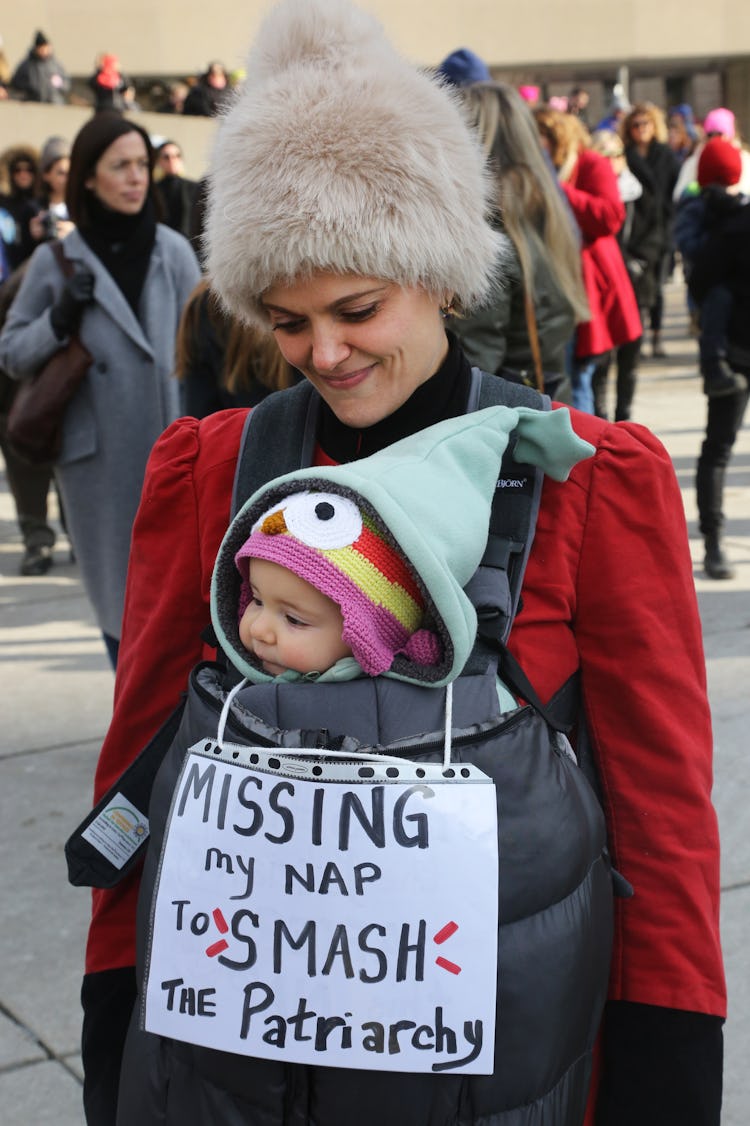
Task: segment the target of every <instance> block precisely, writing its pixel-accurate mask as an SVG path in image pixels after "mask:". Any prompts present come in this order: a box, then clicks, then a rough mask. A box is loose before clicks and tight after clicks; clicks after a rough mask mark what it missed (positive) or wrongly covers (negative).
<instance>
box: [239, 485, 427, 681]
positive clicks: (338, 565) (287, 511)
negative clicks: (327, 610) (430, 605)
mask: <svg viewBox="0 0 750 1126" xmlns="http://www.w3.org/2000/svg"><path fill="white" fill-rule="evenodd" d="M347 492H348V495H342V494H341V493H338V492H332V491H328V489H327V490H326V491H325V492H321V491H316V490H309V489H306V490H304V491H300V492H295V493H292V494H291V495H290V496H286V497H284V498H283V500H280V501H277V503H276V504H274V505H272V506H271V508H269V509H268V510H267V511H266V512H264V513H263V515H262V516H261V517H260V518H259V519H258V520H257V521H256V522H255V524H254V525H253V527H252V530H251V533H250V536H249V537H248V539H247V540H246V541H245V543H244V544H243V545H242V547H241V548H240V549H239V551H238V552H237V553H236V555H235V557H234V560H235V564H236V566H237V568H238V570H239V572H240V575H241V577H242V587H241V591H240V601H239V617H241V616H242V614H243V613H244V611H245V609H246V607H247V605H248V602H249V601H250V597H251V593H250V585H249V578H248V574H249V568H250V560H251V559H265V560H267V561H268V562H270V563H277V564H279V565H280V566H282V567H286V568H287V569H288V570H290V571H293V572H294V573H295V574H296V575H298V576H299V578H301V579H304V581H305V582H308V583H310V585H311V586H314V587H315V588H316V589H317V590H319V591H320V592H321V593H322V594H325V595H327V597H328V598H330V599H332V600H333V601H334V602H335V603H336V604H337V605H338V606H339V607H340V609H341V613H342V617H343V619H344V628H343V631H342V635H341V636H342V640H343V641H344V642H345V644H347V645H348V646H349V647H350V649H351V650H352V654H353V656H354V658H355V659H356V661H357V662H358V663H359V665H360V666H361V667H362V669H363V671H364V672H365V673H367V674H368V675H370V676H378V675H380V674H381V673H384V672H386V671H387V670H388V669H389V668H390V667H391V665H392V664H393V659H394V657H395V656H396V654H397V653H401V654H403V655H405V656H406V657H408V658H409V659H410V660H412V661H415V662H416V663H417V664H419V665H427V666H429V665H434V664H436V663H437V662H438V661H439V660H440V658H441V656H442V652H443V647H442V644H441V642H440V640H439V638H438V636H437V634H436V633H434V632H433V631H432V630H429V629H425V628H423V626H422V623H423V620H424V616H425V598H424V595H423V593H422V591H421V590H420V587H419V584H418V581H417V578H416V576H415V574H414V572H413V571H412V570H411V569H410V567H409V564H408V563H407V561H406V559H405V557H404V555H403V554H402V552H401V551H400V550H399V548H398V547H397V545H396V543H395V541H394V540H393V538H392V536H390V535H389V533H388V532H387V531H386V529H385V528H384V527H383V525H382V524H381V523H380V521H379V520H378V518H377V517H376V515H375V513H374V512H373V511H372V510H369V506H368V505H367V503H366V502H365V501H363V499H362V498H361V497H358V496H356V494H354V493H353V492H351V491H347ZM321 671H322V670H321Z"/></svg>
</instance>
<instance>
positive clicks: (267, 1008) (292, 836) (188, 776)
mask: <svg viewBox="0 0 750 1126" xmlns="http://www.w3.org/2000/svg"><path fill="white" fill-rule="evenodd" d="M299 753H300V754H304V752H299ZM317 769H319V768H317ZM323 769H324V774H323V776H322V777H320V778H315V779H311V778H309V777H308V778H297V777H289V776H280V775H279V774H278V773H274V772H271V771H267V770H265V771H264V770H263V769H259V768H258V767H257V766H256V767H252V768H251V767H248V766H247V765H240V764H236V763H232V762H227V761H224V760H223V759H217V760H213V759H211V758H207V757H206V756H205V755H204V754H201V753H195V748H194V749H193V751H191V753H189V754H188V756H187V758H186V762H185V766H184V768H183V771H182V774H181V777H180V780H179V783H178V785H177V789H176V793H175V797H174V801H173V805H172V811H171V815H170V823H169V826H168V830H167V834H166V838H165V844H164V847H163V851H162V858H161V867H160V874H159V882H158V888H157V894H156V897H155V906H154V909H153V918H152V940H151V947H150V955H149V960H148V966H147V982H146V989H145V1016H144V1025H145V1027H146V1029H148V1030H149V1031H151V1032H156V1033H160V1034H162V1035H165V1036H169V1037H172V1038H175V1039H178V1040H185V1041H188V1042H190V1043H194V1044H202V1045H205V1046H207V1047H211V1048H218V1049H222V1050H225V1051H230V1052H237V1053H241V1054H244V1055H249V1056H260V1057H264V1058H269V1059H283V1060H286V1061H290V1062H298V1063H314V1064H318V1065H328V1066H331V1067H351V1068H366V1069H368V1070H384V1071H385V1070H387V1071H424V1072H443V1071H445V1072H450V1073H455V1072H465V1073H475V1074H489V1073H491V1072H492V1071H493V1068H494V1040H495V1035H494V1032H495V995H496V979H497V813H496V801H495V788H494V785H493V784H492V782H491V781H490V780H489V779H486V778H485V776H483V775H479V776H478V777H477V775H478V772H475V774H474V776H473V777H472V779H471V780H470V781H467V782H461V781H460V780H452V781H448V780H446V779H443V778H437V779H435V778H432V777H430V778H429V779H427V780H423V781H419V780H418V779H417V778H416V777H412V778H411V780H406V781H404V780H402V779H401V778H399V780H398V781H391V780H385V781H384V780H382V778H383V773H382V771H381V772H380V777H381V780H380V781H378V780H377V779H375V780H370V781H365V782H360V781H354V782H352V781H346V782H342V781H330V780H328V781H327V780H326V778H325V768H323ZM401 773H403V772H401ZM433 773H434V774H437V773H438V772H437V771H433ZM457 773H460V772H457Z"/></svg>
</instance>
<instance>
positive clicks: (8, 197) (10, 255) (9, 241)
mask: <svg viewBox="0 0 750 1126" xmlns="http://www.w3.org/2000/svg"><path fill="white" fill-rule="evenodd" d="M38 171H39V153H38V151H37V150H36V149H34V148H32V147H31V146H30V145H13V147H12V148H10V149H6V150H5V152H4V153H3V154H2V155H0V209H2V211H4V212H5V213H6V214H7V216H9V217H10V218H9V221H8V222H7V225H6V223H3V229H2V241H3V247H4V250H5V257H6V258H7V271H8V274H10V273H12V272H13V270H17V269H18V267H19V266H20V265H21V264H22V263H23V262H25V261H26V259H27V258H28V257H29V256H30V255H31V254H32V252H33V250H34V247H35V245H36V244H35V243H34V240H33V238H32V237H31V233H30V231H29V226H28V217H29V212H30V209H32V208H33V200H34V188H35V185H36V178H37V174H38Z"/></svg>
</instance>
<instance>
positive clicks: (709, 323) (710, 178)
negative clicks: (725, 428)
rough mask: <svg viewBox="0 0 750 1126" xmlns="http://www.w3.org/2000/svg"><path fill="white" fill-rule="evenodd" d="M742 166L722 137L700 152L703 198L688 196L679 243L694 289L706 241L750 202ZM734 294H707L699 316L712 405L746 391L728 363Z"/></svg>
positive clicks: (718, 290)
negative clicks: (744, 190) (743, 186)
mask: <svg viewBox="0 0 750 1126" xmlns="http://www.w3.org/2000/svg"><path fill="white" fill-rule="evenodd" d="M741 175H742V161H741V158H740V152H739V149H737V148H736V147H735V146H734V145H733V144H732V143H731V141H726V140H724V138H723V137H712V138H711V140H710V141H707V142H706V144H705V145H703V146H702V147H701V153H700V158H699V160H698V182H697V186H698V188H699V192H698V194H697V195H696V194H694V193H693V192H686V193H685V195H684V197H683V199H682V200H681V202H680V204H679V205H678V208H677V217H676V221H675V240H676V242H677V247H678V249H679V251H680V253H681V255H682V263H683V270H684V273H685V280H686V281H687V282H688V287H689V286H690V279H691V276H692V271H693V261H694V259H695V257H696V255H697V254H698V253H699V251H700V250H701V248H702V246H703V244H704V242H705V241H706V239H707V238H708V237H709V236H710V235H712V234H713V233H714V232H715V231H716V230H718V229H721V228H722V227H723V226H724V225H725V224H726V223H727V221H728V220H729V219H730V218H732V217H733V216H734V215H735V213H736V212H737V210H738V208H741V207H745V206H746V205H747V203H748V197H747V196H745V195H743V194H742V193H741V192H740V177H741ZM732 304H733V301H732V294H731V292H730V290H729V289H728V288H726V287H720V286H717V287H714V288H711V289H709V291H708V292H706V293H704V295H703V297H702V300H701V309H700V313H699V324H700V336H699V351H700V371H701V375H702V376H703V391H704V393H705V395H706V396H707V397H708V398H709V399H714V398H720V397H722V396H723V395H732V394H734V393H736V392H737V391H743V390H744V388H745V378H744V376H742V375H739V374H738V373H736V372H734V371H733V370H732V368H731V365H730V364H729V362H728V358H727V356H728V346H729V341H728V332H729V322H730V319H731V315H732Z"/></svg>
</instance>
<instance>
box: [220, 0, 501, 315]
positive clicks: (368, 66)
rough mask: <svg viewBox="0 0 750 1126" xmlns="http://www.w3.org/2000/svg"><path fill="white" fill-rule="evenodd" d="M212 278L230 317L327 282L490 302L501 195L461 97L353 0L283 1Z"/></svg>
mask: <svg viewBox="0 0 750 1126" xmlns="http://www.w3.org/2000/svg"><path fill="white" fill-rule="evenodd" d="M209 181H210V189H209V207H208V219H207V228H206V240H205V241H206V249H207V269H208V272H209V274H210V276H211V278H212V281H213V285H214V287H215V289H216V290H217V292H218V293H219V295H220V296H221V298H222V300H223V301H224V303H225V305H226V306H227V307H228V309H229V310H230V311H231V312H232V313H233V314H234V315H236V316H239V317H240V318H241V319H242V320H244V321H246V322H250V323H252V322H255V323H261V324H266V323H267V319H266V317H265V314H264V311H263V308H262V305H261V303H260V297H261V295H262V294H263V293H264V292H265V291H266V290H267V289H268V288H269V287H270V286H271V285H275V284H278V283H283V282H287V281H292V280H293V279H295V278H299V277H301V276H305V275H309V273H310V272H312V271H314V270H320V269H326V270H331V271H333V272H335V273H340V274H341V273H353V274H357V275H360V276H370V277H376V278H383V279H386V280H388V281H394V282H396V283H398V284H399V285H404V286H413V285H422V286H424V287H425V288H426V289H428V290H429V291H430V292H432V293H435V294H438V295H441V296H442V295H455V297H456V298H457V299H458V301H460V302H461V304H462V305H463V306H465V307H470V306H472V305H474V304H476V303H478V302H480V301H481V300H482V299H483V298H484V297H485V296H486V295H487V294H488V292H489V291H490V289H491V287H492V284H493V280H494V271H495V268H496V262H497V259H498V254H499V249H500V240H499V238H498V236H497V234H496V233H495V232H494V231H493V229H492V227H491V226H490V225H489V223H488V222H487V215H488V213H489V197H490V195H491V186H490V182H489V179H488V176H487V173H486V169H485V165H484V160H483V157H482V155H481V153H480V150H479V147H478V145H477V143H476V142H475V140H474V137H473V135H472V133H471V132H470V130H469V127H468V126H467V124H466V121H465V119H464V117H463V114H462V111H461V110H460V109H459V107H458V105H457V103H456V102H455V101H454V100H453V95H452V94H451V93H450V92H449V91H448V90H447V89H446V88H445V87H443V86H441V85H440V84H439V83H438V82H437V81H436V80H433V79H431V78H430V77H428V76H427V75H426V74H423V73H420V72H419V71H418V70H417V69H416V68H415V67H414V66H412V65H411V64H410V63H408V62H407V61H406V60H405V59H403V58H402V57H401V56H400V55H399V54H398V53H397V52H396V51H395V49H394V48H393V47H392V46H391V44H390V43H389V42H388V40H387V39H386V37H385V34H384V32H383V30H382V28H381V27H380V25H379V24H378V23H377V21H376V20H375V19H373V17H372V16H370V15H368V14H366V13H365V12H363V11H361V10H359V9H358V8H355V7H353V6H352V5H351V4H349V3H347V2H346V0H282V2H281V3H279V4H278V5H277V6H276V7H275V8H274V9H273V10H272V11H271V13H270V14H269V16H268V17H267V18H266V20H265V22H264V23H263V25H262V27H261V29H260V32H259V34H258V37H257V39H256V41H255V44H254V46H253V48H252V49H251V52H250V56H249V58H248V62H247V79H246V81H245V83H244V85H243V87H242V89H241V91H240V92H239V94H238V95H237V97H236V100H235V102H234V103H233V105H232V106H231V108H230V109H229V111H228V113H227V114H226V116H225V117H224V118H223V119H222V121H221V123H220V125H219V128H218V132H217V138H216V142H215V148H214V153H213V159H212V163H211V170H210V174H209Z"/></svg>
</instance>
